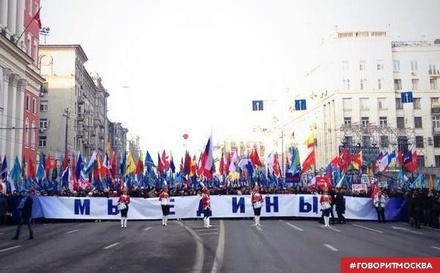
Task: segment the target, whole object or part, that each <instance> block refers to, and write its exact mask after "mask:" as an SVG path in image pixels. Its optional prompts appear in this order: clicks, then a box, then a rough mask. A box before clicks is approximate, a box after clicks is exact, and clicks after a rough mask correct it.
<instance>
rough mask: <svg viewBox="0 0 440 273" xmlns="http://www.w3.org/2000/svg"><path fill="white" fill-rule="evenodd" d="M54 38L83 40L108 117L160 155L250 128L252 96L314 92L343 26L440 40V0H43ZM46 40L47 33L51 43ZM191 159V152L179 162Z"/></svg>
mask: <svg viewBox="0 0 440 273" xmlns="http://www.w3.org/2000/svg"><path fill="white" fill-rule="evenodd" d="M41 6H42V9H41V20H42V23H43V27H50V34H49V36H47V37H46V43H47V44H80V45H81V46H82V47H83V49H84V51H85V53H86V55H87V57H88V59H89V61H88V62H87V63H86V64H85V66H86V68H87V70H88V71H89V72H97V73H99V74H100V76H101V77H102V79H103V84H104V86H105V87H106V88H107V89H108V91H109V93H110V97H109V112H108V115H109V118H110V120H111V121H115V122H122V123H123V126H124V127H126V128H128V129H129V131H130V132H131V133H133V134H136V135H139V136H140V137H141V144H142V149H143V151H144V152H145V151H146V150H148V151H149V152H150V153H151V154H152V155H154V154H155V153H156V152H157V151H162V150H163V149H167V150H168V151H169V150H172V151H173V153H174V154H181V153H182V151H183V149H184V147H183V144H184V143H183V138H182V135H183V134H184V133H187V134H188V135H189V138H188V140H187V143H186V145H187V147H188V148H189V149H190V151H191V152H192V153H195V152H196V150H197V149H198V148H200V147H203V146H204V145H205V144H206V141H207V139H208V137H209V134H210V132H211V131H212V132H213V138H214V143H215V142H217V141H220V140H221V139H222V138H223V137H224V136H225V135H231V134H233V133H234V132H239V131H240V130H243V129H242V128H245V127H246V126H247V124H248V117H249V115H250V114H252V113H251V112H250V111H249V110H250V108H251V101H252V100H260V99H268V100H269V99H273V98H277V94H279V93H282V92H286V90H289V92H299V93H300V92H305V91H306V90H304V88H303V85H302V81H303V80H304V79H303V78H304V75H305V73H306V72H307V71H309V70H310V69H311V67H313V65H314V64H315V63H316V62H317V61H318V60H316V56H317V55H318V54H316V50H317V49H318V48H319V45H320V43H321V42H322V41H326V40H327V39H331V38H332V37H334V34H335V31H336V28H337V29H338V30H386V31H389V33H390V35H391V36H392V37H393V39H395V40H423V39H427V40H434V39H435V38H440V16H439V15H438V12H439V11H440V1H439V0H366V1H364V0H334V1H332V0H327V1H324V0H281V1H278V0H217V1H210V0H168V1H167V0H154V1H153V0H124V1H122V0H74V1H71V0H41ZM41 40H42V41H43V39H41ZM179 158H180V157H179Z"/></svg>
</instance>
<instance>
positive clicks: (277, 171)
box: [272, 153, 281, 178]
mask: <svg viewBox="0 0 440 273" xmlns="http://www.w3.org/2000/svg"><path fill="white" fill-rule="evenodd" d="M272 170H273V175H274V176H275V177H277V178H278V177H280V176H281V169H280V162H279V160H278V154H277V153H275V154H274V155H273V163H272Z"/></svg>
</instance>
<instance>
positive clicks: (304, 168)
mask: <svg viewBox="0 0 440 273" xmlns="http://www.w3.org/2000/svg"><path fill="white" fill-rule="evenodd" d="M314 164H315V149H312V150H311V152H310V153H309V155H308V156H307V158H306V159H305V160H304V162H303V164H302V168H301V172H302V173H303V172H305V171H307V170H308V169H309V168H310V167H312V166H313V165H314Z"/></svg>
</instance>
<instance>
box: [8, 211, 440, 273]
mask: <svg viewBox="0 0 440 273" xmlns="http://www.w3.org/2000/svg"><path fill="white" fill-rule="evenodd" d="M212 225H213V227H212V228H210V229H207V228H204V227H203V221H201V220H197V219H193V220H180V221H177V220H175V221H170V222H169V224H168V226H166V227H164V226H162V225H161V223H160V222H159V221H129V222H128V227H127V228H121V227H120V224H119V222H118V221H103V222H72V223H47V224H41V223H37V224H36V225H35V229H34V231H35V239H34V240H28V239H27V229H26V228H25V227H23V229H22V234H21V238H20V239H19V240H18V241H13V240H11V238H12V236H13V233H14V231H15V227H14V226H7V227H1V228H0V264H1V266H0V271H1V272H85V271H87V272H293V271H295V272H319V271H320V270H322V268H326V272H340V260H341V258H342V257H440V230H436V229H431V228H425V227H422V228H421V229H414V228H411V227H410V226H409V225H408V224H407V223H402V222H399V223H391V222H390V223H386V224H379V223H376V222H372V221H371V222H370V221H357V222H349V223H347V224H343V225H334V226H331V227H330V228H323V227H321V225H320V224H319V223H318V222H317V221H316V220H292V219H285V220H266V219H263V220H262V226H261V227H255V226H253V221H252V220H251V219H242V220H220V219H213V220H212ZM293 269H294V270H293Z"/></svg>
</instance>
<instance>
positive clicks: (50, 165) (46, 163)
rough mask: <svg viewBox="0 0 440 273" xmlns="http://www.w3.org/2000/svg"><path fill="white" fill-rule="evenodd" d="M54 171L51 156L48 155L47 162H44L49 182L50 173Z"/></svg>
mask: <svg viewBox="0 0 440 273" xmlns="http://www.w3.org/2000/svg"><path fill="white" fill-rule="evenodd" d="M51 169H52V160H51V159H50V154H48V155H47V157H46V161H45V162H44V170H45V171H46V178H47V179H48V180H49V179H50V178H49V173H50V170H51Z"/></svg>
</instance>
